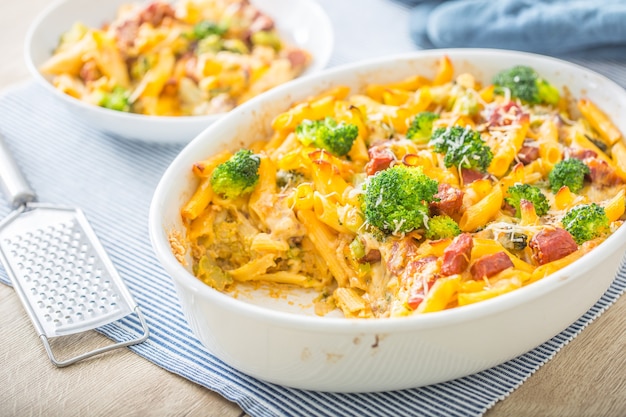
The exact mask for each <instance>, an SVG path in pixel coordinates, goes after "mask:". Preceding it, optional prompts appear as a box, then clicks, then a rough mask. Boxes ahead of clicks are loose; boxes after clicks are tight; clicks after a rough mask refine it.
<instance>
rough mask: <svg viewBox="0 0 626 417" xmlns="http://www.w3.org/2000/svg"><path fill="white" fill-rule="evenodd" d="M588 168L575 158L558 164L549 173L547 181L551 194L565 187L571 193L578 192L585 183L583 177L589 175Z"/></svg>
mask: <svg viewBox="0 0 626 417" xmlns="http://www.w3.org/2000/svg"><path fill="white" fill-rule="evenodd" d="M589 174H590V171H589V167H588V166H587V165H585V163H584V162H583V161H581V160H580V159H576V158H569V159H565V160H563V161H560V162H558V163H557V164H556V165H554V168H552V171H550V174H549V175H548V181H550V189H551V190H552V192H553V193H556V192H557V191H559V189H560V188H561V187H562V186H564V185H567V187H568V188H569V190H570V191H571V192H573V193H577V192H579V191H580V190H581V189H582V188H583V185H584V183H585V176H586V175H589Z"/></svg>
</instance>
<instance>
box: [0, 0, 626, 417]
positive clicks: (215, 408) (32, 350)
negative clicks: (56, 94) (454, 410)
mask: <svg viewBox="0 0 626 417" xmlns="http://www.w3.org/2000/svg"><path fill="white" fill-rule="evenodd" d="M1 2H2V7H1V10H2V13H0V52H1V55H0V56H1V57H2V59H1V62H2V64H0V88H6V87H8V86H10V85H12V84H15V83H18V82H24V81H27V80H29V74H28V72H27V70H26V66H25V64H24V60H23V42H24V38H25V34H26V31H27V28H28V26H29V25H30V23H31V22H32V20H33V19H34V17H35V16H36V15H37V13H39V11H41V10H42V8H43V7H45V6H46V5H47V4H49V1H48V0H18V1H9V0H1ZM1 120H2V115H0V125H1ZM0 300H1V301H0V329H1V335H0V364H1V365H0V416H33V415H34V416H57V415H63V416H85V415H89V416H161V415H164V416H183V415H184V416H196V415H197V416H208V415H211V416H215V415H219V416H240V415H244V413H243V412H242V411H241V409H240V408H239V407H238V406H237V405H236V404H233V403H231V402H229V401H227V400H225V399H223V398H222V397H221V396H219V395H218V394H216V393H214V392H212V391H209V390H207V389H205V388H203V387H200V386H198V385H195V384H193V383H191V382H189V381H187V380H186V379H184V378H181V377H179V376H177V375H173V374H171V373H169V372H167V371H165V370H163V369H161V368H159V367H157V366H155V365H153V364H152V363H150V362H148V361H147V360H145V359H143V358H141V357H139V356H137V355H135V354H134V353H132V352H131V351H129V350H118V351H116V352H115V353H112V354H108V355H104V356H102V357H100V358H96V359H93V360H88V361H85V362H82V363H79V364H76V365H73V366H70V367H68V368H63V369H57V368H55V367H54V366H53V365H52V364H51V363H50V361H49V360H48V357H47V356H46V354H45V352H44V350H43V347H42V345H41V343H40V341H39V339H38V338H37V336H36V334H35V331H34V329H33V326H32V324H31V322H30V320H29V318H28V316H27V315H26V313H25V312H24V309H23V308H22V305H21V304H20V302H19V300H18V298H17V296H16V294H15V293H14V292H13V290H12V289H11V288H10V287H7V286H5V285H2V284H0ZM555 308H556V307H555ZM72 337H74V336H72ZM74 338H75V340H74V341H73V342H74V344H75V347H76V349H77V351H84V350H85V349H87V348H88V347H90V346H94V345H96V344H98V343H101V342H102V341H103V340H104V337H103V336H100V335H98V334H96V333H95V332H90V333H88V334H86V335H82V336H76V337H74ZM486 416H487V417H497V416H567V417H570V416H575V417H579V416H590V417H598V416H603V417H609V416H615V417H621V416H626V297H622V298H621V299H619V300H618V301H617V303H616V304H615V305H613V306H612V307H611V308H610V309H609V310H608V311H607V312H605V313H604V314H603V315H602V316H601V317H600V318H599V319H598V320H596V321H595V322H594V323H592V324H591V325H590V326H589V327H588V328H587V329H585V330H584V331H583V332H582V334H581V335H579V336H578V337H576V338H575V339H574V340H573V341H572V342H571V343H569V344H568V345H567V346H565V347H564V348H563V349H562V350H561V352H559V353H558V354H557V355H556V357H555V358H554V359H553V360H551V361H550V362H549V363H547V364H546V365H544V366H543V367H542V368H541V369H539V370H538V371H537V372H536V373H535V374H534V375H533V376H531V377H530V378H529V379H528V380H527V381H526V382H525V383H524V384H523V385H522V386H521V387H520V388H518V389H517V390H516V391H515V392H513V394H511V395H510V396H509V397H508V398H507V399H505V400H504V401H501V402H499V403H497V404H496V405H495V406H494V407H493V408H492V409H490V410H489V411H488V412H487V413H486Z"/></svg>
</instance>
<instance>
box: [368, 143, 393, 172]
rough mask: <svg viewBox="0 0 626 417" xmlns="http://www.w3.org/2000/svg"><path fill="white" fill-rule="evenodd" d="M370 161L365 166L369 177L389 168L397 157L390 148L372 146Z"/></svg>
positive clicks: (369, 152)
mask: <svg viewBox="0 0 626 417" xmlns="http://www.w3.org/2000/svg"><path fill="white" fill-rule="evenodd" d="M367 153H368V154H369V157H370V160H369V162H368V163H367V164H366V165H365V172H366V173H367V175H374V174H375V173H377V172H378V171H382V170H385V169H387V168H389V165H391V163H392V162H393V161H395V160H396V156H395V155H394V154H393V152H391V151H390V150H389V149H388V148H386V147H383V146H372V147H371V148H369V149H368V151H367Z"/></svg>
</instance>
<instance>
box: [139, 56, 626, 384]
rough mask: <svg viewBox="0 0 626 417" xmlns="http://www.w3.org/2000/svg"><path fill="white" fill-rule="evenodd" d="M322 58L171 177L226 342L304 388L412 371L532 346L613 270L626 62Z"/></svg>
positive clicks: (191, 291)
mask: <svg viewBox="0 0 626 417" xmlns="http://www.w3.org/2000/svg"><path fill="white" fill-rule="evenodd" d="M524 77H526V78H524ZM314 78H315V79H312V80H307V81H304V80H303V81H301V82H299V83H297V85H291V86H289V87H288V86H285V87H282V88H279V89H277V90H276V91H275V92H272V93H271V94H268V95H267V96H265V97H263V98H259V99H258V100H256V101H254V102H251V103H250V104H249V105H246V106H242V108H241V109H240V110H238V114H237V116H238V119H237V122H238V123H241V124H240V125H236V124H229V123H226V122H225V123H223V124H220V125H216V126H215V127H214V128H212V129H211V132H207V134H209V133H210V134H211V137H212V139H213V140H217V142H216V143H211V144H208V143H207V139H206V137H204V136H203V135H201V136H200V137H198V138H197V139H196V140H194V142H192V143H191V144H190V145H189V146H188V148H186V149H185V150H184V151H183V152H182V153H181V155H180V156H179V157H178V158H177V160H175V161H174V163H173V164H172V166H171V167H170V168H169V169H168V171H167V172H166V173H165V175H164V178H163V179H162V181H161V183H160V185H159V187H158V188H157V191H156V193H155V196H154V200H153V205H152V210H151V216H150V217H151V218H150V225H151V236H152V239H153V245H154V247H155V250H156V253H157V255H158V256H159V259H160V260H161V262H162V263H163V265H164V266H165V268H166V269H167V271H168V272H169V273H170V275H171V276H172V278H173V279H174V282H175V284H176V287H177V289H178V294H179V297H180V299H181V304H182V305H183V309H184V311H185V313H186V316H187V318H188V320H189V322H190V324H191V326H192V328H193V329H194V331H195V333H196V334H197V335H198V337H199V338H200V339H201V340H202V341H203V342H204V343H205V345H206V346H207V347H208V348H209V349H210V350H211V351H212V352H213V353H214V354H216V355H217V356H219V357H220V358H222V359H223V360H225V361H226V362H227V363H229V364H231V365H232V366H234V367H236V368H238V369H240V370H242V371H244V372H247V373H250V374H251V375H253V376H257V377H259V378H262V379H266V380H269V381H272V382H277V383H281V384H285V385H290V386H295V387H299V388H307V389H318V390H327V391H378V390H388V389H399V388H408V387H413V386H418V385H425V384H430V383H435V382H440V381H444V380H447V379H452V378H456V377H459V376H463V375H467V374H469V373H472V372H476V371H478V370H482V369H485V368H487V367H490V366H493V365H496V364H498V363H501V362H503V361H505V360H508V359H511V358H513V357H514V356H516V355H519V354H521V353H524V352H525V351H527V350H529V349H531V348H532V347H534V346H537V345H538V344H540V343H542V342H543V341H545V340H547V339H548V338H550V337H552V336H554V335H555V334H556V333H558V332H559V331H561V330H563V329H564V328H565V327H566V326H567V325H569V324H570V323H571V322H573V321H574V320H575V319H576V318H578V317H579V316H580V315H582V314H583V313H584V312H585V311H586V310H587V309H588V308H589V307H590V306H591V305H592V304H593V303H594V302H595V301H596V300H597V299H598V298H599V296H600V295H601V294H602V292H603V291H605V290H606V288H607V287H608V285H609V284H610V282H611V281H612V279H613V277H614V275H615V271H616V268H617V266H618V264H619V261H620V259H621V258H622V255H623V252H624V248H625V243H624V236H623V234H624V233H625V232H624V228H622V227H620V226H621V224H622V223H623V219H624V208H625V203H624V190H625V181H624V179H625V176H624V166H623V159H622V156H621V155H623V152H624V142H623V138H622V136H621V133H620V131H621V130H623V128H624V127H623V126H621V125H620V123H621V121H620V120H619V119H618V118H617V117H616V115H617V114H618V113H617V112H618V111H619V109H620V108H623V106H624V105H625V103H626V102H625V101H624V100H625V99H626V97H625V95H624V93H623V92H622V90H621V89H619V87H616V86H615V85H614V84H613V83H612V82H611V81H609V80H607V79H605V78H603V77H601V76H599V75H597V74H594V73H592V72H590V71H588V70H585V69H583V68H580V67H577V66H575V65H572V64H569V63H566V62H563V61H559V60H554V59H550V58H546V57H541V56H536V55H531V54H523V53H515V52H504V51H494V50H444V51H429V52H421V53H417V54H412V55H409V56H401V57H392V58H388V59H385V60H379V61H373V62H369V63H365V64H360V65H355V66H350V67H344V68H341V69H337V70H333V71H329V72H326V73H325V74H324V75H320V76H318V77H314ZM520 79H521V80H522V82H520ZM512 80H513V82H511V81H512ZM616 92H617V93H616ZM288 103H289V104H288ZM242 121H243V123H242ZM244 132H245V134H244ZM220 141H221V143H220ZM227 144H228V145H227ZM203 155H204V156H203ZM199 156H200V157H199ZM252 174H254V175H252ZM172 196H177V197H178V198H174V199H171V197H172ZM168 198H169V200H168ZM172 200H175V201H172ZM592 270H593V271H594V272H593V274H592V272H591V271H592ZM571 300H576V302H574V303H573V302H571ZM555 310H556V311H555ZM547 315H548V316H549V319H547V320H546V316H547ZM217 317H222V318H223V317H228V319H229V320H230V321H231V323H233V324H235V323H236V325H237V328H239V326H242V328H243V329H245V330H243V331H242V332H241V334H239V332H237V335H232V332H231V333H228V331H227V329H222V327H223V324H221V321H220V319H218V318H217ZM227 333H228V334H227ZM257 338H258V339H260V340H261V341H262V342H260V343H259V342H258V341H255V340H256V339H257ZM461 339H462V340H464V342H463V343H462V346H461V344H460V343H459V340H461ZM252 343H254V344H255V346H256V347H257V348H258V352H254V353H249V352H248V353H246V352H244V349H243V348H242V347H241V346H245V345H249V344H252ZM255 350H256V348H255ZM408 352H411V354H408ZM329 355H330V356H332V357H333V358H337V360H328V358H329V357H330V356H329ZM277 364H281V365H280V366H277ZM283 365H284V366H283ZM289 369H294V370H297V372H290V371H288V370H289ZM294 373H295V374H297V375H294Z"/></svg>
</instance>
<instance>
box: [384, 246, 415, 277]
mask: <svg viewBox="0 0 626 417" xmlns="http://www.w3.org/2000/svg"><path fill="white" fill-rule="evenodd" d="M417 249H418V246H417V243H415V240H414V239H413V238H404V239H400V240H397V241H395V242H393V245H392V247H391V251H390V256H389V259H387V270H388V271H389V272H390V273H391V274H393V275H400V274H401V273H402V271H403V270H404V268H405V266H406V264H407V260H408V259H411V258H413V257H415V254H416V253H417Z"/></svg>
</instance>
